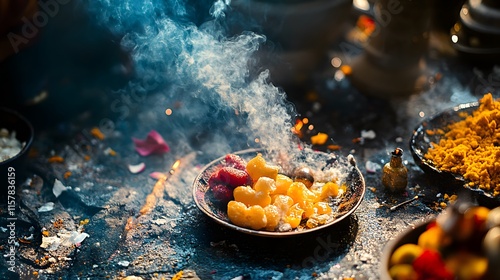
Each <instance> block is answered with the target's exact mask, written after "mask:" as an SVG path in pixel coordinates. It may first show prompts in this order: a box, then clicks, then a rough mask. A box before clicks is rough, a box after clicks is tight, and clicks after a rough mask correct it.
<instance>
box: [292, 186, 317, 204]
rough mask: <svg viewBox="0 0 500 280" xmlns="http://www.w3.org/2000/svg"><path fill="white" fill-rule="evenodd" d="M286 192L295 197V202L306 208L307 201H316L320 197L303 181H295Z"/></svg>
mask: <svg viewBox="0 0 500 280" xmlns="http://www.w3.org/2000/svg"><path fill="white" fill-rule="evenodd" d="M286 194H287V195H288V196H289V197H291V198H292V199H293V202H295V203H298V204H299V206H301V207H304V208H305V205H306V202H307V201H310V202H316V201H317V199H318V197H317V196H316V194H315V193H314V192H312V191H311V190H309V189H308V188H307V187H306V185H304V183H301V182H293V183H292V184H291V185H290V187H289V188H288V191H287V192H286Z"/></svg>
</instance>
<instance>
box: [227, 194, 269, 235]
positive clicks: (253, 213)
mask: <svg viewBox="0 0 500 280" xmlns="http://www.w3.org/2000/svg"><path fill="white" fill-rule="evenodd" d="M227 216H228V217H229V220H230V221H231V222H232V223H233V224H235V225H237V226H241V227H246V228H251V229H255V230H259V229H262V228H264V227H266V225H267V217H266V211H265V210H264V208H262V207H261V206H259V205H253V206H250V207H247V206H246V205H245V204H243V203H241V202H238V201H234V200H232V201H229V203H228V204H227Z"/></svg>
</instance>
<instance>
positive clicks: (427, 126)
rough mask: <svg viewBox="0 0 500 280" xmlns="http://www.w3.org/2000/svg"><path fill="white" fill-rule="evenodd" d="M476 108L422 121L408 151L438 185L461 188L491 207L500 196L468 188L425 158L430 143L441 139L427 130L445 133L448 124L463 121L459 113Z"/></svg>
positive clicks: (473, 106)
mask: <svg viewBox="0 0 500 280" xmlns="http://www.w3.org/2000/svg"><path fill="white" fill-rule="evenodd" d="M478 108H479V103H478V102H471V103H465V104H461V105H458V106H455V107H453V108H451V109H448V110H445V111H443V112H441V113H439V114H436V115H434V116H432V117H430V118H428V119H426V120H424V121H423V122H422V123H421V124H420V125H418V126H417V127H416V128H415V130H414V132H413V135H412V137H411V140H410V151H411V154H412V156H413V159H414V160H415V163H416V164H417V165H418V166H419V167H420V168H421V169H422V170H423V171H424V172H425V173H426V174H428V175H429V176H431V177H432V178H433V179H435V181H436V182H437V183H439V184H440V185H443V186H448V187H451V188H461V189H460V190H464V189H465V190H464V191H466V192H469V193H470V194H471V195H473V196H476V197H480V198H481V199H484V200H483V201H481V202H484V203H485V204H487V205H491V206H493V205H496V204H499V203H500V196H493V194H492V193H489V192H486V191H484V190H482V189H479V188H473V187H470V186H469V185H468V184H467V183H468V182H467V180H465V179H464V178H463V176H462V175H461V174H457V173H451V172H447V171H443V170H440V169H439V168H437V167H436V165H435V164H434V162H432V161H431V160H428V159H426V158H425V154H426V153H427V151H428V150H429V148H431V145H432V143H439V139H440V137H441V135H438V134H434V135H429V134H427V132H426V131H427V130H433V129H443V130H445V131H446V127H447V126H448V125H449V124H451V123H454V122H457V121H461V120H463V118H462V117H461V116H460V115H461V113H467V114H471V113H472V112H474V111H475V110H477V109H478Z"/></svg>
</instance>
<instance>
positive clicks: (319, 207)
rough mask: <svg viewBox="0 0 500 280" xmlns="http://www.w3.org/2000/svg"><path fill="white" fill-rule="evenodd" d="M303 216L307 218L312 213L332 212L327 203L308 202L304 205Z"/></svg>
mask: <svg viewBox="0 0 500 280" xmlns="http://www.w3.org/2000/svg"><path fill="white" fill-rule="evenodd" d="M304 210H305V212H304V217H305V218H309V217H311V216H313V215H324V214H330V213H331V212H332V208H331V207H330V205H328V203H326V202H323V201H319V202H316V203H313V202H309V203H307V205H306V207H305V209H304Z"/></svg>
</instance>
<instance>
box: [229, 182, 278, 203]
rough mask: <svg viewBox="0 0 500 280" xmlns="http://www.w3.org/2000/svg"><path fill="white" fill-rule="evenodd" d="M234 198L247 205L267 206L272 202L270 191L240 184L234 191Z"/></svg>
mask: <svg viewBox="0 0 500 280" xmlns="http://www.w3.org/2000/svg"><path fill="white" fill-rule="evenodd" d="M233 196H234V200H236V201H238V202H242V203H243V204H245V205H246V206H253V205H259V206H261V207H265V206H267V205H269V204H271V196H269V192H265V191H256V190H254V189H252V187H250V186H240V187H237V188H235V189H234V191H233Z"/></svg>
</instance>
